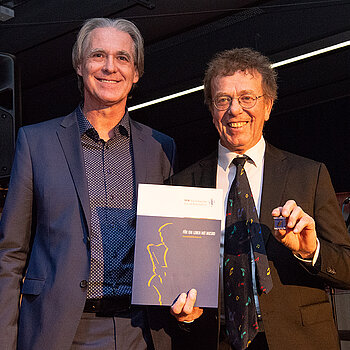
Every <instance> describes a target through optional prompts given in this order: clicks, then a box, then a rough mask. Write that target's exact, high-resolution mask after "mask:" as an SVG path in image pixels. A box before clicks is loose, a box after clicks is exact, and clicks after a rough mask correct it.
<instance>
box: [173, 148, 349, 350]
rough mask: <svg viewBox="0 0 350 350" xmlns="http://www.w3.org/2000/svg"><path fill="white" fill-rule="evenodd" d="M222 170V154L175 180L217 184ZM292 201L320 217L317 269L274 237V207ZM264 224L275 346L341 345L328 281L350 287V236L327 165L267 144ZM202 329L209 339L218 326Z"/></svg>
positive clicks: (268, 312) (268, 313)
mask: <svg viewBox="0 0 350 350" xmlns="http://www.w3.org/2000/svg"><path fill="white" fill-rule="evenodd" d="M216 169H217V152H215V153H213V154H211V155H210V156H208V157H207V158H205V159H203V160H201V161H199V162H197V163H196V164H194V165H192V166H190V167H189V168H187V169H186V170H184V171H182V172H180V173H179V174H176V175H175V176H174V177H172V179H171V183H172V184H175V185H188V186H199V187H215V186H216ZM289 199H294V200H295V201H296V203H297V204H298V205H299V206H300V207H301V208H302V209H303V210H304V211H305V212H307V213H308V214H309V215H311V216H312V217H313V218H314V219H315V222H316V232H317V236H318V239H319V241H320V247H321V249H320V257H319V263H318V264H317V267H314V268H313V267H308V266H306V264H304V263H302V262H300V261H299V260H298V259H297V258H295V257H294V256H293V254H292V253H291V251H289V250H288V249H287V248H285V247H284V246H283V245H282V244H280V243H279V242H278V241H277V240H276V239H275V238H274V237H273V235H272V230H273V219H272V216H271V211H272V209H274V208H275V207H278V206H282V205H283V204H284V203H285V202H286V201H287V200H289ZM260 223H261V225H262V229H263V235H264V241H265V245H266V251H267V256H268V259H269V263H270V268H271V274H272V279H273V289H272V291H271V292H270V293H269V294H267V295H265V294H263V295H262V296H260V297H259V301H260V307H261V312H262V318H263V323H264V329H265V333H266V337H267V340H268V344H269V348H270V350H280V349H285V350H295V349H308V350H312V349H315V350H320V349H327V350H330V349H339V341H338V336H337V330H336V327H335V324H334V321H333V317H332V310H331V306H330V303H329V298H328V295H327V293H326V292H325V285H330V286H333V287H338V288H346V289H348V288H350V239H349V236H348V232H347V230H346V227H345V224H344V220H343V218H342V215H341V212H340V209H339V205H338V202H337V200H336V196H335V193H334V190H333V187H332V184H331V180H330V177H329V174H328V171H327V169H326V167H325V166H324V165H323V164H321V163H318V162H315V161H312V160H309V159H306V158H303V157H300V156H297V155H294V154H291V153H288V152H284V151H281V150H279V149H277V148H275V147H273V146H271V145H269V144H267V147H266V153H265V163H264V179H263V189H262V199H261V209H260ZM204 256H205V254H204V255H203V258H204ZM196 322H197V321H195V323H196ZM199 323H200V322H199ZM202 323H203V322H202ZM201 326H202V325H199V326H198V328H200V327H201ZM193 329H195V324H194V325H193ZM196 332H197V333H196V334H200V341H201V342H203V339H205V338H207V341H208V342H209V341H210V339H212V338H213V337H214V338H215V337H216V335H217V327H214V329H213V331H212V332H211V333H210V334H208V329H207V328H206V330H205V331H204V332H200V331H198V329H197V330H196ZM204 343H205V340H204ZM207 348H208V349H209V347H207ZM214 348H215V346H214V347H211V349H214Z"/></svg>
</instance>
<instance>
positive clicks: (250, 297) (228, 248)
mask: <svg viewBox="0 0 350 350" xmlns="http://www.w3.org/2000/svg"><path fill="white" fill-rule="evenodd" d="M247 158H248V157H247V156H244V157H240V158H235V159H233V161H232V163H233V164H234V165H236V167H237V171H236V177H235V179H234V181H233V183H232V186H231V189H230V192H229V195H228V200H227V211H226V226H225V248H224V298H225V316H226V330H227V333H228V338H229V342H230V344H231V345H232V346H233V347H234V348H235V349H237V350H240V349H245V348H247V347H248V346H249V344H250V343H251V342H252V340H253V339H254V337H255V336H256V334H257V332H258V323H257V313H256V308H255V302H254V294H253V285H252V268H251V267H252V266H251V251H252V250H253V253H254V260H255V262H256V271H257V283H258V285H259V289H260V290H261V291H262V292H264V293H268V292H269V291H270V290H271V288H272V279H271V276H270V269H269V264H268V260H267V256H266V251H265V245H264V241H263V238H262V234H261V227H260V223H259V219H258V215H257V212H256V208H255V204H254V199H253V196H252V193H251V190H250V186H249V182H248V178H247V175H246V173H245V171H244V164H245V162H246V160H247Z"/></svg>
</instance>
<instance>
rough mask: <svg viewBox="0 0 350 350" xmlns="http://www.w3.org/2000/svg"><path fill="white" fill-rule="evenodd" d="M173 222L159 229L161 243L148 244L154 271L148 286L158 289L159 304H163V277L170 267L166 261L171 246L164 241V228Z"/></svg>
mask: <svg viewBox="0 0 350 350" xmlns="http://www.w3.org/2000/svg"><path fill="white" fill-rule="evenodd" d="M172 224H173V223H172V222H168V223H166V224H164V225H162V226H161V227H159V229H158V233H159V237H160V242H161V243H159V244H153V243H151V244H148V245H147V251H148V254H149V257H150V259H151V262H152V271H153V275H152V276H151V278H150V279H149V280H148V283H147V285H148V287H151V286H152V287H153V288H154V290H155V291H156V293H157V295H158V302H159V305H162V304H163V303H162V294H161V290H162V288H161V287H162V285H163V279H164V277H165V276H166V269H167V267H168V264H167V261H166V255H167V253H168V250H169V248H168V247H167V245H166V244H165V242H164V238H163V235H162V229H163V228H164V227H165V226H168V225H172Z"/></svg>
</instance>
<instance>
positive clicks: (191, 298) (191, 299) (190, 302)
mask: <svg viewBox="0 0 350 350" xmlns="http://www.w3.org/2000/svg"><path fill="white" fill-rule="evenodd" d="M196 298H197V291H196V290H195V289H191V290H190V291H189V292H188V295H187V298H186V303H185V306H184V307H183V312H184V313H185V314H187V315H188V314H190V313H191V312H192V311H193V306H194V303H195V302H196Z"/></svg>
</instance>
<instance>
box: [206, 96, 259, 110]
mask: <svg viewBox="0 0 350 350" xmlns="http://www.w3.org/2000/svg"><path fill="white" fill-rule="evenodd" d="M263 96H264V95H260V96H255V95H253V94H244V95H241V96H238V97H231V96H228V95H221V96H216V97H215V98H214V99H213V100H212V101H213V104H214V107H215V108H216V109H218V110H219V111H226V110H227V109H228V108H229V107H230V106H231V103H232V100H238V103H239V105H240V106H241V107H242V108H243V109H249V108H253V107H254V106H255V105H256V101H257V100H258V99H259V98H260V97H263Z"/></svg>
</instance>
